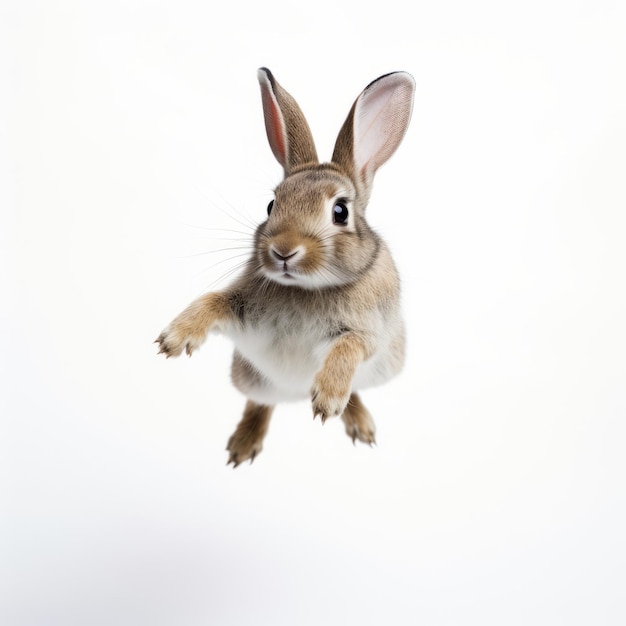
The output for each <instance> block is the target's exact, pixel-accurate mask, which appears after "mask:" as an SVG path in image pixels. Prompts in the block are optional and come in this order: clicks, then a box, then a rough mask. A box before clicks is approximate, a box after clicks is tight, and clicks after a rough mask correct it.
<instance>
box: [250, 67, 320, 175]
mask: <svg viewBox="0 0 626 626" xmlns="http://www.w3.org/2000/svg"><path fill="white" fill-rule="evenodd" d="M257 76H258V78H259V84H260V85H261V99H262V101H263V115H264V116H265V130H266V131H267V139H268V141H269V143H270V147H271V148H272V152H273V153H274V156H275V157H276V160H277V161H278V162H279V163H280V164H281V165H282V166H283V169H284V170H285V176H287V175H288V174H289V173H290V172H291V171H292V170H293V168H294V167H297V166H298V165H303V164H304V163H312V162H313V163H317V162H318V160H317V151H316V149H315V143H314V142H313V136H312V134H311V129H310V128H309V125H308V124H307V121H306V119H305V117H304V114H303V113H302V111H301V110H300V107H299V106H298V104H297V102H296V101H295V100H294V99H293V98H292V97H291V96H290V95H289V94H288V93H287V92H286V91H285V90H284V89H283V88H282V87H281V86H280V85H279V84H278V82H277V81H276V79H275V78H274V76H273V75H272V73H271V72H270V71H269V70H268V69H267V68H266V67H262V68H260V69H259V71H258V73H257Z"/></svg>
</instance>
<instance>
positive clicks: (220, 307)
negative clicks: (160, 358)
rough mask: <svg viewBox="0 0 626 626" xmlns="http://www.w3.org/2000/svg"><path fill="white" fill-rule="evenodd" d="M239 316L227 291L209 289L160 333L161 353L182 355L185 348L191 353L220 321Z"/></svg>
mask: <svg viewBox="0 0 626 626" xmlns="http://www.w3.org/2000/svg"><path fill="white" fill-rule="evenodd" d="M234 319H235V313H234V312H233V309H232V307H231V305H230V302H229V295H228V294H227V293H208V294H206V295H204V296H202V297H200V298H198V299H197V300H195V301H194V302H192V303H191V304H190V305H189V306H188V307H187V308H186V309H185V310H184V311H183V312H182V313H180V315H178V316H177V317H176V318H174V320H173V321H172V322H171V323H170V325H169V326H168V327H167V328H166V329H165V330H164V331H163V332H162V333H161V334H160V335H159V337H158V339H157V340H156V341H155V343H158V344H159V347H160V350H159V354H161V353H164V354H165V356H166V357H168V358H169V357H171V356H178V355H179V354H181V352H182V351H183V350H185V352H187V354H188V355H189V356H191V353H192V352H193V351H194V350H195V349H197V348H199V347H200V346H201V345H202V343H203V342H204V340H205V339H206V336H207V333H208V332H209V330H211V329H212V328H213V327H215V326H216V325H217V326H219V325H220V323H226V322H229V321H231V320H234Z"/></svg>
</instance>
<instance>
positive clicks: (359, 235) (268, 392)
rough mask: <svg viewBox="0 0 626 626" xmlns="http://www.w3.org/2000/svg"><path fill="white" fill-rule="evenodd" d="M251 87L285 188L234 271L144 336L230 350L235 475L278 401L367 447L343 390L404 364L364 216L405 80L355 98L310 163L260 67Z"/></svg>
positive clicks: (352, 390)
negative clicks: (228, 345)
mask: <svg viewBox="0 0 626 626" xmlns="http://www.w3.org/2000/svg"><path fill="white" fill-rule="evenodd" d="M258 79H259V83H260V85H261V97H262V102H263V112H264V116H265V128H266V131H267V137H268V140H269V144H270V147H271V149H272V152H273V153H274V156H275V157H276V159H277V160H278V162H279V163H280V164H281V165H282V167H283V169H284V180H283V181H282V182H281V183H280V184H279V185H278V187H277V188H276V189H275V195H274V200H272V201H271V202H270V204H269V205H268V208H267V209H268V218H267V220H266V221H265V222H263V223H262V224H261V225H260V226H259V227H258V228H257V230H256V233H255V238H254V250H253V252H252V254H251V256H250V258H249V260H248V262H247V264H246V267H245V270H244V271H243V273H242V275H241V276H240V277H239V278H238V279H237V280H236V281H235V282H234V284H233V285H232V286H230V287H229V288H228V289H225V290H223V291H218V292H215V293H208V294H206V295H204V296H202V297H200V298H198V299H197V300H196V301H195V302H192V303H191V304H190V305H189V306H188V307H187V308H186V309H185V310H184V311H183V312H182V313H181V314H180V315H178V317H176V318H175V319H174V320H173V321H172V323H171V324H170V325H169V326H168V327H167V328H166V329H165V330H164V331H163V332H162V333H161V335H160V336H159V338H158V339H157V340H156V341H157V343H159V344H160V352H159V353H161V352H162V353H164V354H165V355H166V356H168V357H170V356H178V355H179V354H181V353H182V351H183V350H185V351H186V352H187V354H189V355H191V353H192V352H193V351H194V350H196V349H197V348H198V347H200V345H201V344H202V343H203V341H204V340H205V338H206V336H207V333H208V332H209V331H214V332H221V333H223V334H224V335H226V336H228V337H230V338H231V339H232V341H233V342H234V344H235V352H234V357H233V363H232V379H233V383H234V384H235V386H236V387H237V389H239V390H240V391H241V392H242V393H243V394H244V395H245V396H246V397H247V398H248V402H247V404H246V408H245V411H244V414H243V418H242V419H241V421H240V422H239V424H238V426H237V428H236V430H235V432H234V433H233V435H232V436H231V437H230V439H229V441H228V445H227V450H228V452H229V453H230V456H229V460H228V462H229V463H233V464H234V466H235V467H236V466H237V465H239V463H241V462H242V461H245V460H247V459H250V461H251V462H252V461H253V460H254V458H255V456H256V455H257V454H258V453H259V452H260V451H261V449H262V445H263V438H264V437H265V434H266V432H267V428H268V425H269V421H270V417H271V415H272V411H273V408H274V405H275V404H276V403H277V402H281V401H290V400H300V399H305V398H310V399H311V403H312V405H313V418H315V417H317V416H318V415H319V416H320V417H321V420H322V423H323V422H324V421H325V420H326V418H328V417H331V416H335V415H341V417H342V419H343V421H344V423H345V428H346V432H347V433H348V435H349V436H350V437H351V438H352V440H353V441H355V440H356V439H359V440H360V441H363V442H365V443H369V444H372V443H374V432H375V428H374V422H373V421H372V418H371V415H370V414H369V412H368V410H367V409H366V408H365V407H364V406H363V404H362V402H361V400H360V398H359V396H358V395H357V393H356V391H357V390H360V389H363V388H365V387H370V386H373V385H379V384H381V383H384V382H385V381H387V380H388V379H389V378H391V377H392V376H394V375H395V374H397V373H398V372H399V371H400V369H401V367H402V365H403V361H404V326H403V321H402V317H401V313H400V306H399V295H400V288H399V279H398V274H397V271H396V268H395V266H394V263H393V261H392V258H391V255H390V253H389V250H388V248H387V246H386V245H385V243H384V242H383V241H382V240H381V238H380V237H379V236H378V235H377V234H376V233H375V232H374V231H373V230H372V229H371V228H370V227H369V225H368V224H367V221H366V219H365V208H366V206H367V203H368V199H369V195H370V191H371V186H372V180H373V177H374V173H375V172H376V170H377V169H378V168H379V167H380V166H381V165H382V164H383V163H385V162H386V161H387V159H389V157H390V156H391V155H392V154H393V152H394V151H395V150H396V148H397V147H398V145H399V143H400V141H401V140H402V138H403V136H404V134H405V132H406V129H407V126H408V124H409V119H410V117H411V109H412V106H413V92H414V87H415V83H414V81H413V78H412V77H411V76H410V75H409V74H407V73H405V72H395V73H391V74H386V75H384V76H381V77H380V78H378V79H376V80H375V81H373V82H372V83H370V84H369V85H368V86H367V87H366V88H365V89H364V91H363V92H362V93H361V94H360V95H359V97H358V98H357V99H356V101H355V103H354V105H353V106H352V109H351V110H350V113H349V115H348V117H347V119H346V121H345V122H344V124H343V127H342V128H341V130H340V132H339V135H338V137H337V141H336V144H335V148H334V152H333V156H332V161H331V162H330V163H319V161H318V158H317V152H316V149H315V144H314V143H313V137H312V136H311V131H310V129H309V126H308V124H307V122H306V120H305V118H304V115H303V113H302V111H301V110H300V107H299V106H298V104H297V103H296V102H295V100H294V99H293V98H292V97H291V96H290V95H289V94H288V93H287V92H286V91H285V90H284V89H283V88H282V87H281V86H280V85H279V84H278V82H276V80H275V78H274V77H273V75H272V74H271V72H270V71H269V70H268V69H266V68H261V69H259V71H258Z"/></svg>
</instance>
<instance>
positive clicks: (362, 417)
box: [341, 393, 376, 446]
mask: <svg viewBox="0 0 626 626" xmlns="http://www.w3.org/2000/svg"><path fill="white" fill-rule="evenodd" d="M341 419H342V420H343V423H344V425H345V427H346V432H347V433H348V437H350V438H351V439H352V443H354V442H355V441H356V440H357V439H358V440H359V441H362V442H363V443H369V445H370V446H371V445H372V444H374V443H376V439H375V438H374V433H375V432H376V427H375V426H374V420H373V419H372V416H371V415H370V412H369V411H368V410H367V409H366V408H365V405H364V404H363V403H362V402H361V398H359V396H358V394H356V393H353V394H352V395H351V396H350V401H349V402H348V405H347V406H346V409H345V411H344V412H343V413H342V415H341Z"/></svg>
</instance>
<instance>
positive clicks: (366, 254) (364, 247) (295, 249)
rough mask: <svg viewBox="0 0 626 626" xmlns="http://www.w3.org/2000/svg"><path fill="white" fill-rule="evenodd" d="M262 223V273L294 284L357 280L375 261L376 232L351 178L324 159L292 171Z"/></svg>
mask: <svg viewBox="0 0 626 626" xmlns="http://www.w3.org/2000/svg"><path fill="white" fill-rule="evenodd" d="M268 210H269V216H268V219H267V221H266V222H265V223H264V224H262V225H261V226H260V227H259V231H258V238H257V248H258V262H259V266H260V271H261V273H262V274H263V275H264V276H265V277H266V278H268V279H270V280H272V281H275V282H277V283H280V284H282V285H286V286H291V287H300V288H304V289H323V288H325V287H336V286H339V285H345V284H347V283H350V282H353V281H354V280H356V279H357V278H358V277H359V276H360V275H361V273H362V272H363V271H365V270H366V269H367V268H368V267H369V266H370V265H371V263H372V262H373V260H374V257H375V253H376V251H377V248H378V240H377V237H376V235H375V234H374V233H373V232H372V231H371V230H370V228H369V227H368V226H367V224H366V223H365V220H364V218H363V215H362V208H361V207H360V206H359V204H358V202H357V199H356V192H355V189H354V185H353V183H352V182H351V180H350V179H349V178H348V177H347V176H345V175H343V174H342V173H341V172H340V171H339V169H338V168H336V167H335V166H332V165H329V164H324V165H318V166H313V167H309V168H307V169H303V170H300V171H298V172H296V173H294V174H292V175H290V176H288V177H287V178H286V179H285V180H284V181H283V182H282V183H281V184H280V185H279V186H278V187H277V188H276V190H275V199H274V201H273V202H272V203H270V206H269V207H268Z"/></svg>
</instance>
